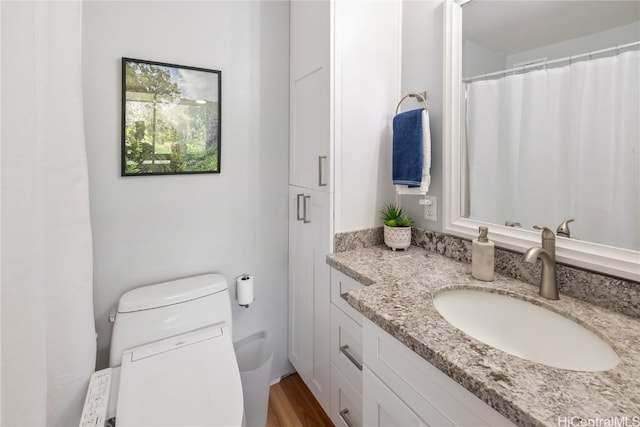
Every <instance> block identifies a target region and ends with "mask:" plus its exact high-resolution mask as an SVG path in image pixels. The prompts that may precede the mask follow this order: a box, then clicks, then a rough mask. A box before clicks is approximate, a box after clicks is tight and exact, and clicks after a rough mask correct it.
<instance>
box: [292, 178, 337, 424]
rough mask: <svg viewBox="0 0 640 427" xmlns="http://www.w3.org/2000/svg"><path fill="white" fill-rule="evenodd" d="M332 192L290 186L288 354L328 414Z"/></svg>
mask: <svg viewBox="0 0 640 427" xmlns="http://www.w3.org/2000/svg"><path fill="white" fill-rule="evenodd" d="M329 200H330V199H329V194H328V193H323V192H319V191H312V190H309V189H306V188H301V187H296V186H289V204H290V210H289V334H288V338H289V344H288V356H289V360H290V361H291V364H292V365H293V366H294V367H295V368H296V371H298V373H299V374H300V377H301V378H302V380H303V381H304V382H305V384H306V385H307V387H309V389H310V390H311V392H312V393H313V394H314V396H315V397H316V399H317V400H318V402H319V403H320V405H321V406H322V407H323V409H324V410H325V411H326V412H327V413H328V412H329V404H330V402H329V397H330V387H329V386H330V377H331V370H330V315H329V311H330V296H329V294H330V292H329V289H330V284H329V266H328V265H327V263H326V256H327V253H328V252H329V245H330V240H331V239H330V221H329V219H330V215H329V212H330V211H329V208H330V206H329Z"/></svg>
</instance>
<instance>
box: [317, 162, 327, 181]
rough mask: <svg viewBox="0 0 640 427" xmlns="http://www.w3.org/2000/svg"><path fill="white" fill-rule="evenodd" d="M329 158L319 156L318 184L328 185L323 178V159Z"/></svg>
mask: <svg viewBox="0 0 640 427" xmlns="http://www.w3.org/2000/svg"><path fill="white" fill-rule="evenodd" d="M323 160H327V156H318V186H319V187H326V186H327V183H326V182H324V180H323V179H322V178H323V177H322V161H323Z"/></svg>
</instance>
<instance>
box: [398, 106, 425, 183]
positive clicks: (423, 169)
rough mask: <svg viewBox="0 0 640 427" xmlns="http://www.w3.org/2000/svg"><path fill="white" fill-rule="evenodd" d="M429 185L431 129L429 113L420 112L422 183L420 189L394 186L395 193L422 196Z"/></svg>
mask: <svg viewBox="0 0 640 427" xmlns="http://www.w3.org/2000/svg"><path fill="white" fill-rule="evenodd" d="M429 184H431V129H430V127H429V112H428V111H427V110H422V182H421V183H420V187H412V188H409V186H407V185H396V186H395V187H396V193H397V194H400V195H424V194H427V193H428V192H429Z"/></svg>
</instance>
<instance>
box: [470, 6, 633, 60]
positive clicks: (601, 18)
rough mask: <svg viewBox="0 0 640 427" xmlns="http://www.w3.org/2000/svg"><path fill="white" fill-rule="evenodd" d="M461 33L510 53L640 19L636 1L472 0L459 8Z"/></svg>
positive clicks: (501, 51)
mask: <svg viewBox="0 0 640 427" xmlns="http://www.w3.org/2000/svg"><path fill="white" fill-rule="evenodd" d="M462 19H463V26H462V27H463V37H464V38H465V39H467V40H471V41H473V42H474V43H476V44H479V45H482V46H484V47H487V48H489V49H492V50H494V51H496V52H500V53H503V54H505V55H511V54H514V53H518V52H524V51H528V50H532V49H536V48H539V47H542V46H547V45H550V44H554V43H558V42H560V41H565V40H570V39H574V38H578V37H583V36H586V35H588V34H592V33H596V32H600V31H605V30H608V29H611V28H615V27H619V26H621V25H627V24H631V23H634V22H637V23H638V33H639V34H640V22H639V21H640V1H637V0H626V1H612V0H592V1H580V0H566V1H563V0H553V1H538V0H473V1H470V2H468V3H465V4H464V5H463V7H462Z"/></svg>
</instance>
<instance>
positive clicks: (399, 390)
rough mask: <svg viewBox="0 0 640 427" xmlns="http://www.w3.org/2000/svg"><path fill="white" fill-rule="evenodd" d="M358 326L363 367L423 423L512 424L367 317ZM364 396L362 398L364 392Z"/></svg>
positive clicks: (443, 424)
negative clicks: (360, 334)
mask: <svg viewBox="0 0 640 427" xmlns="http://www.w3.org/2000/svg"><path fill="white" fill-rule="evenodd" d="M362 326H363V346H364V350H363V351H364V359H365V367H366V368H369V369H370V370H371V371H372V372H374V373H375V375H376V376H377V377H378V378H380V380H382V381H383V382H384V383H385V384H386V385H387V386H388V387H389V388H390V389H392V390H393V392H394V393H395V394H396V395H398V396H399V397H400V399H402V401H404V402H406V404H407V405H408V406H409V407H411V408H413V410H414V411H415V412H416V414H418V415H419V416H420V418H421V419H423V420H425V421H426V422H427V423H429V424H431V425H442V426H447V425H491V426H513V424H512V423H511V422H510V421H509V420H507V419H506V418H504V417H503V416H502V415H501V414H499V413H498V412H497V411H495V410H494V409H493V408H491V407H490V406H489V405H487V404H486V403H484V402H483V401H482V400H480V399H479V398H478V397H476V396H475V395H473V394H472V393H470V392H469V391H468V390H466V389H465V388H464V387H462V386H461V385H460V384H458V383H456V382H455V381H453V380H452V379H451V378H449V377H448V376H447V375H445V374H444V373H442V372H441V371H440V370H438V369H437V368H436V367H434V366H433V365H431V364H430V363H428V362H427V361H426V360H424V359H423V358H421V357H420V356H418V355H417V354H416V353H414V352H413V351H411V350H410V349H409V348H407V347H406V346H404V345H403V344H402V343H400V342H399V341H398V340H396V339H395V338H393V337H392V336H391V335H389V334H388V333H386V332H385V331H383V330H382V329H380V328H379V327H378V326H376V325H375V324H373V323H372V322H371V321H369V320H368V319H365V320H364V322H363V325H362ZM364 386H365V387H366V383H365V384H364ZM364 397H365V399H366V392H365V394H364Z"/></svg>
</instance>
